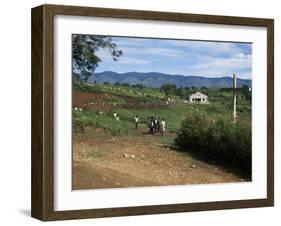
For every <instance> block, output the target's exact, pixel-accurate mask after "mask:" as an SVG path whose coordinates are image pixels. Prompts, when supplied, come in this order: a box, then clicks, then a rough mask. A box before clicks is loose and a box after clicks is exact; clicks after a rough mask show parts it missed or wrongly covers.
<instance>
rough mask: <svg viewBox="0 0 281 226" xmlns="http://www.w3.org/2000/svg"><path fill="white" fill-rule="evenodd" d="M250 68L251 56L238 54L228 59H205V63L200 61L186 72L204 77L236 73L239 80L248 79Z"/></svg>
mask: <svg viewBox="0 0 281 226" xmlns="http://www.w3.org/2000/svg"><path fill="white" fill-rule="evenodd" d="M251 66H252V56H251V55H245V54H243V53H239V54H236V55H235V56H233V57H230V58H216V57H213V58H212V57H209V58H206V61H202V60H201V63H199V64H196V65H194V66H191V67H189V68H188V71H189V72H190V73H191V74H195V75H196V74H197V75H205V76H226V75H228V76H229V75H232V74H233V73H237V75H238V77H240V78H242V77H243V78H250V77H251V74H250V71H251Z"/></svg>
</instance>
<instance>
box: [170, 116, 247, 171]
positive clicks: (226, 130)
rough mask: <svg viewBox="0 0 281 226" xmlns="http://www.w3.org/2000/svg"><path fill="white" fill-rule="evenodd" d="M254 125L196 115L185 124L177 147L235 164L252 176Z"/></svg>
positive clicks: (179, 133) (177, 139)
mask: <svg viewBox="0 0 281 226" xmlns="http://www.w3.org/2000/svg"><path fill="white" fill-rule="evenodd" d="M251 140H252V139H251V125H250V122H246V121H241V122H237V123H233V122H232V120H231V119H230V118H229V117H225V116H222V115H221V116H219V115H217V116H216V117H210V116H209V115H208V114H206V113H197V114H192V115H191V116H190V117H187V118H186V119H185V120H184V121H183V122H182V125H181V129H180V130H179V132H178V136H177V138H176V139H175V144H176V145H177V146H178V147H179V148H180V149H181V150H182V151H186V152H189V151H191V152H194V153H198V154H200V155H201V156H203V157H206V158H209V159H215V160H218V161H221V162H223V163H225V164H227V163H231V164H235V165H236V166H237V167H238V168H241V169H244V171H245V172H247V173H249V174H250V173H251V166H252V165H251V161H252V152H251V147H252V143H251Z"/></svg>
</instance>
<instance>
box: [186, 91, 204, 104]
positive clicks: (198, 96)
mask: <svg viewBox="0 0 281 226" xmlns="http://www.w3.org/2000/svg"><path fill="white" fill-rule="evenodd" d="M189 103H195V104H207V103H208V96H207V95H205V94H203V93H200V92H196V93H194V94H191V95H190V96H189Z"/></svg>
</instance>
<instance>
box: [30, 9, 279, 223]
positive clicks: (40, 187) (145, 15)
mask: <svg viewBox="0 0 281 226" xmlns="http://www.w3.org/2000/svg"><path fill="white" fill-rule="evenodd" d="M55 15H71V16H87V17H108V18H119V19H120V18H124V19H140V20H153V21H173V22H189V23H204V24H217V25H240V26H255V27H264V28H266V29H267V198H264V199H248V200H235V201H217V202H201V203H179V204H169V205H154V206H136V207H122V208H100V209H77V210H69V211H55V210H54V148H53V147H54V139H53V133H54V126H53V125H54V113H53V112H54V110H55V109H54V78H53V76H54V62H53V59H54V55H53V54H54V16H55ZM31 51H32V191H31V192H32V201H31V204H32V205H31V214H32V217H34V218H37V219H40V220H43V221H51V220H66V219H82V218H98V217H114V216H129V215H143V214H162V213H175V212H187V211H203V210H204V211H206V210H220V209H235V208H250V207H265V206H273V205H274V21H273V19H261V18H246V17H230V16H212V15H199V14H198V15H196V14H185V13H168V12H152V11H137V10H124V9H108V8H91V7H77V6H60V5H42V6H39V7H36V8H33V9H32V49H31Z"/></svg>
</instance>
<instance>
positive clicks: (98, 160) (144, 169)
mask: <svg viewBox="0 0 281 226" xmlns="http://www.w3.org/2000/svg"><path fill="white" fill-rule="evenodd" d="M145 132H146V131H142V130H139V131H133V132H132V134H131V135H129V136H124V137H112V136H110V135H105V134H104V132H103V131H102V130H101V129H89V130H87V131H86V132H85V133H75V136H74V140H73V141H74V142H73V189H91V188H116V187H137V186H138V187H141V186H155V185H177V184H204V183H221V182H235V181H241V178H240V177H238V176H236V175H234V174H232V173H229V172H227V171H225V170H224V169H221V168H219V167H217V166H214V165H209V164H207V163H204V162H202V161H198V160H194V159H193V158H192V157H191V156H189V155H187V154H186V153H180V152H176V151H174V150H171V149H170V148H169V147H168V146H165V145H163V143H165V141H166V140H169V139H170V140H171V139H173V138H174V137H175V134H171V133H169V134H166V135H165V137H161V136H159V135H148V134H145Z"/></svg>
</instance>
